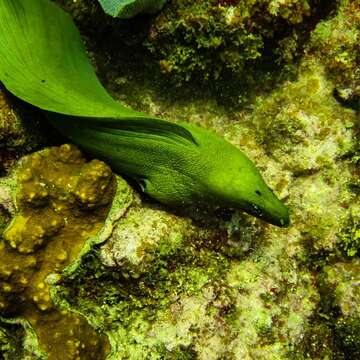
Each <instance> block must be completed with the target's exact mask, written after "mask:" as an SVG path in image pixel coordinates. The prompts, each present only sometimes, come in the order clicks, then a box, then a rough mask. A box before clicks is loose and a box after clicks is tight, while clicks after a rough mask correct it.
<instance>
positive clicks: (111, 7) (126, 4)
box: [99, 0, 166, 19]
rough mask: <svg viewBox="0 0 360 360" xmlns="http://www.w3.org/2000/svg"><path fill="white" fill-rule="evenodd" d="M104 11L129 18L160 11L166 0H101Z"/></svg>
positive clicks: (122, 17)
mask: <svg viewBox="0 0 360 360" xmlns="http://www.w3.org/2000/svg"><path fill="white" fill-rule="evenodd" d="M99 3H100V4H101V6H102V8H103V9H104V11H105V12H106V13H107V14H109V15H111V16H114V17H119V18H121V19H128V18H131V17H133V16H135V15H137V14H141V13H146V14H152V13H155V12H157V11H159V10H160V9H161V8H162V7H163V6H164V5H165V3H166V0H99Z"/></svg>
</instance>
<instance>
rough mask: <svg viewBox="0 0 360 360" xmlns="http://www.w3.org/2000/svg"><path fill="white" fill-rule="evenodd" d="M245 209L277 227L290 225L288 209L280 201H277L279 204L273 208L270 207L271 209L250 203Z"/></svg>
mask: <svg viewBox="0 0 360 360" xmlns="http://www.w3.org/2000/svg"><path fill="white" fill-rule="evenodd" d="M245 211H246V212H247V213H248V214H250V215H253V216H255V217H257V218H259V219H261V220H264V221H266V222H267V223H269V224H272V225H275V226H278V227H283V228H285V227H288V226H289V225H290V216H289V210H288V208H287V207H286V206H285V205H284V204H282V203H281V202H279V205H278V206H277V207H276V208H275V209H271V211H268V210H267V209H262V208H261V207H260V206H257V205H255V204H250V206H249V207H248V208H247V209H246V210H245Z"/></svg>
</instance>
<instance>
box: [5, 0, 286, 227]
mask: <svg viewBox="0 0 360 360" xmlns="http://www.w3.org/2000/svg"><path fill="white" fill-rule="evenodd" d="M0 81H1V82H3V84H4V85H5V87H6V88H7V89H8V91H10V92H11V93H13V94H14V95H15V96H17V97H19V98H21V99H22V100H24V101H26V102H28V103H30V104H32V105H34V106H36V107H38V108H40V109H42V110H44V111H45V113H46V115H47V117H48V119H49V120H50V122H51V123H52V124H53V125H54V126H55V127H56V128H57V129H58V130H59V131H60V132H62V133H63V134H64V135H65V136H67V137H68V138H69V139H70V140H71V141H73V142H74V143H77V144H79V145H80V146H81V147H82V148H84V149H85V150H87V151H89V152H90V153H92V154H94V155H95V156H97V157H100V158H102V159H104V160H105V161H107V162H108V163H109V164H110V165H111V166H112V167H113V169H114V170H115V171H117V172H119V173H120V174H123V175H126V176H128V177H131V178H132V179H134V180H135V181H137V182H138V183H139V184H140V186H141V187H142V189H143V191H144V192H145V193H147V194H148V195H150V196H151V197H153V198H155V199H156V200H158V201H160V202H161V203H164V204H167V205H171V206H188V205H198V206H206V207H209V206H210V207H214V208H215V207H225V208H233V209H240V210H243V211H245V212H247V213H249V214H252V215H254V216H256V217H259V218H261V219H263V220H265V221H267V222H269V223H271V224H274V225H278V226H287V225H288V224H289V215H288V209H287V207H286V206H285V205H284V204H283V203H282V202H281V201H280V200H279V199H278V198H277V197H276V196H275V195H274V193H273V192H272V191H271V189H270V188H269V187H268V186H267V185H266V184H265V182H264V180H263V178H262V177H261V175H260V173H259V171H258V170H257V169H256V167H255V166H254V164H253V163H252V162H251V161H250V160H249V159H248V158H247V157H246V155H245V154H244V153H242V152H241V151H240V150H238V149H237V148H236V147H234V146H233V145H231V144H230V143H228V142H226V141H225V140H224V139H222V138H221V137H219V136H217V135H216V134H214V133H212V132H210V131H208V130H205V129H203V128H200V127H198V126H195V125H191V124H174V123H171V122H168V121H164V120H161V119H158V118H156V117H151V116H148V115H146V114H143V113H141V112H138V111H134V110H132V109H130V108H127V107H125V106H123V105H121V104H120V103H118V102H116V101H115V100H113V99H112V98H111V96H110V95H109V94H108V93H107V92H106V90H105V89H104V88H103V86H102V85H101V83H100V82H99V80H98V78H97V76H96V74H95V72H94V70H93V68H92V66H91V64H90V62H89V59H88V57H87V55H86V51H85V48H84V46H83V43H82V41H81V38H80V35H79V32H78V30H77V29H76V27H75V25H74V24H73V22H72V20H71V18H70V16H69V15H68V14H66V13H65V12H64V11H63V10H62V9H60V8H59V7H57V6H56V5H55V4H53V3H52V2H50V1H49V0H1V2H0Z"/></svg>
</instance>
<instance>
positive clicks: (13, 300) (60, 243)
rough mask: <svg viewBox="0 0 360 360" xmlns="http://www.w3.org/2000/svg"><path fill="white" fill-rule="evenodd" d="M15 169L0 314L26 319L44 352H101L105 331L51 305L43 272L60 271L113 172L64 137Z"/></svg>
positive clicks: (104, 208) (105, 198)
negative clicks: (65, 142) (13, 211)
mask: <svg viewBox="0 0 360 360" xmlns="http://www.w3.org/2000/svg"><path fill="white" fill-rule="evenodd" d="M16 175H17V179H18V184H17V187H18V188H19V191H17V193H16V204H17V211H16V216H15V217H14V218H13V220H12V221H11V223H10V225H9V226H8V227H7V228H6V230H5V231H4V233H3V241H2V242H1V243H0V257H1V265H0V289H1V290H0V314H1V315H2V316H10V315H11V316H14V315H16V316H23V317H24V318H25V319H26V320H27V321H29V323H30V324H31V325H32V326H33V327H34V329H35V331H36V334H37V337H38V338H39V343H40V346H41V348H42V349H43V350H44V351H45V352H47V353H48V356H49V359H57V358H58V354H63V355H62V358H63V359H65V358H66V359H75V358H76V357H77V356H79V357H80V358H84V357H85V358H89V359H90V358H91V359H101V358H104V355H105V353H106V349H107V346H108V345H107V342H106V339H105V338H102V337H99V335H98V334H97V333H96V332H95V330H94V329H93V328H91V327H90V326H89V325H88V323H87V322H86V321H85V320H84V318H82V317H81V316H79V315H76V314H74V313H72V312H69V311H67V310H61V311H60V310H58V309H57V308H56V307H55V306H54V303H53V301H52V299H51V296H50V286H51V285H50V283H49V281H48V277H49V275H50V274H52V276H53V277H54V275H53V274H54V273H58V274H59V273H61V271H62V269H63V268H64V267H66V266H67V265H68V264H69V263H71V262H72V261H73V260H74V259H75V258H76V257H77V256H78V254H79V253H80V250H81V248H82V247H83V245H84V243H85V241H86V240H87V239H88V238H89V237H90V236H91V235H93V234H96V233H97V232H98V231H99V229H100V228H101V226H102V224H103V222H104V219H105V217H106V215H107V213H108V210H109V204H111V200H112V197H113V194H114V188H115V180H114V176H113V174H112V172H111V170H110V168H109V167H108V166H106V165H105V164H104V163H102V162H100V161H98V160H92V161H90V162H88V163H86V160H85V159H84V158H83V157H82V155H81V153H80V151H79V150H78V149H77V148H75V147H74V146H71V145H63V146H61V147H60V148H55V147H54V148H50V149H47V150H44V151H42V152H38V153H34V154H32V155H29V156H28V157H26V158H24V159H23V160H22V161H21V165H20V166H19V167H18V169H17V173H16ZM95 209H96V211H94V210H95ZM49 334H52V335H51V336H49Z"/></svg>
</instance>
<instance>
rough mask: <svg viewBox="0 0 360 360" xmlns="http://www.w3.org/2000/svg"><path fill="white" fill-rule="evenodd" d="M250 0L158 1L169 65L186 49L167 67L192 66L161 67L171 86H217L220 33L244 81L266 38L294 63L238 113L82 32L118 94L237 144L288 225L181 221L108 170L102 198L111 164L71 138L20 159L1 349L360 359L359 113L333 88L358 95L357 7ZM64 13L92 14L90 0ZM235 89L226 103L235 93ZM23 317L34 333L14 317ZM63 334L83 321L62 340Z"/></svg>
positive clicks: (6, 248) (9, 186) (3, 192)
mask: <svg viewBox="0 0 360 360" xmlns="http://www.w3.org/2000/svg"><path fill="white" fill-rule="evenodd" d="M246 3H247V5H246V6H245V2H237V1H216V2H215V1H214V2H201V3H200V2H198V1H194V2H186V1H177V2H171V3H170V2H169V5H168V7H166V8H165V10H164V13H162V14H160V15H158V17H157V18H155V20H154V24H153V27H152V29H151V32H150V39H149V41H150V45H149V46H153V47H154V49H152V50H153V51H154V54H159V53H160V52H163V55H162V56H163V60H165V59H171V56H172V55H171V56H170V55H169V54H173V53H172V51H173V49H174V48H176V49H180V50H181V51H180V50H179V53H176V52H175V54H176V56H177V57H176V58H174V59H175V60H178V59H179V58H180V55H181V56H183V54H184V53H185V55H184V57H185V56H188V55H187V53H186V52H185V50H186V51H189V53H190V54H195V55H194V56H192V55H191V56H190V57H188V58H187V59H189V58H190V60H191V61H194V63H196V64H200V63H201V64H202V65H201V66H200V65H199V68H196V67H193V68H192V67H191V66H192V65H191V63H190V65H189V67H187V66H188V63H187V62H184V63H181V62H177V63H176V64H177V65H176V66H179V70H178V69H177V68H176V66H175V65H173V68H172V69H170V68H169V69H167V65H168V64H167V63H166V62H163V63H161V64H162V66H164V69H163V70H164V71H165V72H168V73H169V74H170V75H173V74H178V76H179V77H180V78H182V79H184V78H186V77H187V76H188V77H189V79H191V78H193V77H194V76H195V73H198V72H199V73H201V74H206V73H207V74H209V78H211V76H215V74H219V72H217V71H218V70H217V69H218V64H219V61H220V64H221V66H222V67H223V68H224V67H225V68H226V67H227V64H230V60H231V59H232V58H230V57H229V58H226V57H224V58H222V59H220V60H219V59H218V58H216V57H215V58H214V57H213V56H212V54H213V53H212V51H213V50H214V51H215V50H216V49H222V48H221V46H222V45H217V44H216V41H218V39H217V38H216V37H213V35H214V34H215V33H216V34H220V35H221V36H223V38H222V39H223V40H224V42H225V45H226V46H228V45H229V47H228V48H227V49H229V48H234V51H233V53H232V55H233V54H235V55H236V56H237V58H238V57H241V59H239V61H238V62H236V61H235V62H234V68H233V69H230V70H231V71H235V72H236V71H238V70H239V74H241V71H245V70H244V69H246V72H248V73H249V76H250V77H252V76H254V71H255V70H254V67H252V65H251V66H249V67H248V65H249V64H252V63H253V61H255V62H256V61H257V60H258V59H260V58H261V57H264V56H265V57H266V56H267V54H268V52H267V49H268V48H267V47H269V48H271V49H270V50H271V52H272V54H273V55H272V56H275V57H276V56H278V57H279V61H284V62H286V61H290V63H291V67H293V68H295V69H296V71H295V75H296V76H292V77H288V76H280V77H278V76H279V73H278V72H276V73H275V72H272V71H271V70H269V72H268V74H267V76H268V78H269V79H270V83H271V86H270V87H269V86H268V87H266V88H264V89H260V90H259V87H258V86H255V85H256V84H255V85H254V88H253V89H251V94H250V95H251V96H250V97H249V99H251V103H250V104H247V105H246V106H242V107H241V108H239V107H237V108H234V107H232V106H224V103H223V102H222V103H220V102H219V101H218V97H216V98H214V97H212V96H211V95H209V93H207V92H204V93H199V91H198V88H196V87H195V86H193V85H194V84H193V83H192V82H191V80H189V81H190V86H189V88H185V87H183V88H180V89H181V91H180V90H179V88H178V87H176V86H172V85H171V84H170V82H169V83H166V87H162V86H163V85H162V84H163V83H161V82H154V81H153V80H154V79H155V77H153V74H152V73H151V72H148V71H147V70H148V69H147V68H146V67H143V62H142V58H140V59H141V61H140V60H139V64H138V66H134V67H133V66H132V65H133V64H130V65H129V63H130V62H131V61H130V60H129V59H126V56H125V55H126V54H125V55H124V53H122V56H121V57H120V56H119V57H115V55H116V51H115V50H117V48H116V47H115V48H106V46H107V45H106V44H107V42H106V41H104V43H101V44H97V43H96V41H95V40H94V38H91V31H89V32H87V33H86V34H87V36H88V37H89V41H90V42H91V41H93V43H92V51H93V52H94V54H95V56H94V58H95V59H97V61H99V59H100V60H101V62H100V63H99V67H98V69H99V72H100V76H101V77H102V79H105V80H104V83H105V85H106V86H107V87H108V88H109V89H111V91H112V92H113V94H114V96H115V97H117V98H119V99H121V100H122V101H124V102H125V103H128V104H131V105H134V104H136V105H137V107H138V108H140V109H146V110H147V111H149V112H151V113H152V114H154V115H156V116H162V117H164V118H168V119H172V120H174V121H176V120H179V119H180V120H185V121H189V122H192V123H197V124H199V125H202V126H204V127H207V128H211V129H213V130H214V131H216V132H217V133H219V134H221V135H222V136H224V137H225V138H226V139H227V140H229V141H230V142H231V143H233V144H234V145H235V146H238V147H239V148H241V149H242V150H243V151H244V152H245V153H246V154H248V155H249V157H250V158H251V159H252V160H253V161H254V162H255V163H256V164H257V166H258V167H259V169H260V170H261V172H262V174H263V176H264V178H265V179H266V181H267V182H268V183H269V185H270V186H271V187H272V188H273V189H274V191H275V192H276V193H277V194H278V195H279V196H280V197H281V198H282V199H283V200H284V201H285V202H286V203H287V205H288V206H289V207H290V209H291V220H292V225H291V227H290V228H288V229H276V228H274V227H272V226H270V225H268V224H265V223H262V222H261V221H260V220H257V219H254V218H251V217H249V216H247V215H245V214H240V213H232V214H231V213H230V215H229V214H227V215H228V216H226V217H224V218H225V220H224V219H218V218H216V217H215V215H214V214H203V213H201V211H199V213H198V212H196V213H195V212H194V211H193V210H189V209H183V210H184V212H185V215H184V214H182V215H180V214H179V213H174V212H173V209H168V208H164V207H161V206H160V205H158V204H153V203H148V202H147V201H146V199H144V198H141V199H140V197H138V196H135V197H133V195H132V190H131V189H130V187H129V186H128V185H127V184H126V183H125V182H124V181H122V180H121V179H119V178H116V183H117V193H116V195H115V198H113V191H114V184H115V183H114V181H115V180H114V177H113V175H112V173H111V171H110V169H109V167H108V166H106V165H105V164H104V163H102V162H100V161H98V160H91V161H87V160H85V159H84V157H83V155H81V153H80V152H79V150H78V149H77V148H75V147H73V146H70V145H66V146H62V147H61V148H51V149H48V150H45V151H44V152H41V153H37V154H33V155H32V156H30V157H29V158H27V159H24V160H23V161H22V162H21V163H20V168H19V171H18V175H17V180H16V178H15V177H12V178H11V179H10V178H7V179H6V181H5V180H0V203H1V205H0V233H1V229H2V231H3V232H4V235H3V240H2V241H1V246H0V254H1V266H0V268H1V269H0V283H1V284H0V306H1V310H0V312H1V316H2V317H3V319H2V320H1V321H0V349H1V351H2V352H3V353H4V354H6V356H7V358H8V359H12V358H14V357H15V358H16V356H18V357H20V358H21V357H25V356H29V358H31V359H32V358H33V359H40V358H41V356H45V355H43V353H42V352H41V350H47V349H48V347H50V346H51V347H53V348H54V349H56V351H60V352H61V351H63V348H66V349H67V350H68V351H67V354H69V355H68V356H69V358H72V357H73V358H76V356H77V355H78V354H77V353H76V351H78V350H77V349H78V347H77V346H76V344H79V341H80V342H81V343H82V344H83V345H84V346H85V348H86V349H87V350H83V352H81V356H82V358H84V359H85V360H86V359H91V358H96V359H99V358H102V357H103V358H104V357H106V356H107V358H108V359H111V360H113V359H114V360H115V359H131V360H137V359H204V360H212V359H214V360H221V359H226V360H228V359H229V360H233V359H234V360H235V359H236V360H237V359H249V360H250V359H274V360H275V359H276V360H278V359H284V360H288V359H296V360H303V359H344V360H345V359H357V358H358V357H359V349H360V337H359V333H360V325H359V324H360V321H359V316H360V313H359V302H360V299H359V289H360V286H359V281H360V280H359V273H360V269H359V196H360V191H359V189H360V187H359V184H360V182H359V179H360V176H359V175H360V173H359V155H360V152H359V122H358V121H359V117H358V113H357V112H356V111H355V110H356V108H355V107H354V106H348V103H344V101H340V102H339V100H338V99H337V96H335V97H334V88H335V87H336V86H338V87H339V91H345V92H348V91H351V92H352V93H354V94H355V92H356V86H357V78H356V76H357V73H358V72H357V70H358V60H357V55H358V52H357V47H358V42H356V39H357V37H358V35H357V33H358V23H357V22H356V21H355V19H356V17H357V13H356V11H354V8H355V5H356V2H355V1H338V2H336V4H335V2H332V6H329V7H328V6H327V4H328V2H326V3H325V6H324V9H323V10H324V12H325V13H321V12H320V13H319V12H317V11H318V10H319V6H318V4H319V2H312V1H308V2H306V1H297V2H295V1H263V2H260V1H254V2H252V3H253V4H256V5H257V6H255V5H254V7H253V8H252V7H251V6H250V2H246ZM92 4H94V3H92ZM259 4H261V6H260V5H259ZM322 4H324V3H323V2H322ZM185 5H186V6H185ZM335 5H336V6H335ZM338 5H339V7H337V6H338ZM73 6H74V9H75V8H76V9H80V8H84V9H85V7H86V9H85V10H86V11H89V12H91V11H92V6H93V5H91V4H90V2H86V1H81V2H77V3H76V4H75V3H74V4H73ZM94 6H96V5H94ZM259 6H260V7H259ZM186 9H187V10H186ZM209 9H211V13H210V12H209ZM249 9H250V12H249V13H247V12H246V10H249ZM259 9H261V10H263V11H262V12H261V13H260V12H259ZM316 9H317V10H316ZM330 9H332V11H331V12H330V13H328V10H330ZM85 10H84V11H85ZM240 10H241V12H240V14H242V16H243V18H239V16H238V15H237V14H238V13H239V11H240ZM74 11H75V10H74ZM79 11H80V10H79ZM85 13H86V12H84V13H82V14H85ZM176 14H178V15H181V16H179V17H178V18H176V16H177V15H176ZM204 14H205V15H206V16H205V15H204ZM219 14H220V15H221V16H220V15H219ZM222 15H224V16H222ZM326 15H327V16H326ZM345 15H346V16H345ZM74 16H75V17H78V16H79V18H78V19H79V21H84V23H83V24H84V25H86V24H87V22H86V21H87V19H86V16H84V19H83V20H81V19H82V18H81V16H83V15H81V16H80V15H78V13H77V12H76V11H75V12H74ZM94 16H95V15H94ZM345 17H346V19H347V20H346V21H345V20H344V19H345ZM184 19H185V20H186V21H184ZM208 19H210V21H207V20H208ZM176 20H179V21H178V23H177V21H176ZM235 20H236V21H237V23H236V26H237V27H236V29H235V25H234V27H231V24H232V23H231V21H235ZM225 21H230V23H229V24H226V27H225ZM176 24H177V27H176V28H175V26H174V25H176ZM219 24H220V25H219ZM239 24H240V25H241V26H239ZM113 26H114V25H113ZM173 26H174V27H173ZM217 26H218V27H217ZM200 27H201V29H202V30H204V29H205V30H204V32H203V33H202V34H206V36H205V39H204V38H202V37H199V36H198V34H199V33H200ZM209 27H211V32H210V30H208V29H209ZM169 29H170V30H171V31H170V30H169ZM179 29H180V30H181V31H183V32H181V33H179V34H178V33H177V31H180V30H179ZM194 29H196V31H198V30H199V32H196V31H195V32H194V34H192V31H193V30H194ZM224 29H225V30H224ZM283 30H284V32H282V31H283ZM112 31H114V27H113V28H112ZM161 31H163V32H161ZM152 32H153V33H152ZM310 32H311V34H310ZM305 33H307V34H308V35H309V36H310V37H309V39H307V38H306V36H304V37H302V35H304V34H305ZM127 34H128V33H127ZM167 34H170V35H171V36H170V35H169V37H166V36H167ZM183 34H185V35H186V36H188V37H186V36H184V37H183V38H182V39H180V35H181V36H183ZM220 35H219V36H220ZM232 35H234V38H232V37H231V36H232ZM93 36H94V37H95V38H96V36H95V35H93ZM114 36H115V37H116V35H114ZM133 36H134V37H136V36H137V33H136V32H134V34H133ZM162 36H163V37H162ZM236 36H239V39H240V40H244V41H243V42H242V43H239V44H240V45H238V44H237V43H235V40H234V39H235V38H236ZM244 37H246V39H245V38H244ZM174 38H176V39H178V40H177V41H179V42H176V43H174V44H175V45H174V44H173V48H171V46H170V45H169V44H171V41H170V40H172V39H174ZM97 39H98V38H97ZM109 39H113V38H112V37H110V38H109ZM109 39H108V42H109V43H110V42H111V41H110V40H109ZM161 39H165V40H166V41H164V42H163V43H161V41H160V40H161ZM198 39H201V41H203V43H201V44H199V46H198V44H197V43H196V41H197V40H198ZM210 39H212V40H213V41H214V43H211V44H209V43H208V41H210ZM236 39H237V38H236ZM128 40H129V42H130V41H131V36H129V39H128ZM245 40H246V41H245ZM259 40H261V41H259ZM233 41H234V42H233ZM341 41H343V48H342V47H341ZM262 42H263V44H262ZM134 43H135V44H136V45H134V47H139V46H140V45H139V42H137V41H134ZM179 44H181V46H184V47H180V45H179ZM184 44H185V45H184ZM317 44H318V45H319V46H318V47H317V46H316V45H317ZM112 45H113V44H111V45H108V46H109V47H111V46H112ZM225 45H224V46H225ZM235 45H236V46H235ZM201 46H204V47H203V48H202V47H201ZM239 48H241V52H239V51H238V49H239ZM104 49H105V50H104ZM114 49H115V50H114ZM169 49H170V50H169ZM184 49H185V50H184ZM199 49H200V50H204V51H200V50H199ZM264 49H265V52H263V50H264ZM301 49H304V50H305V52H302V51H301ZM106 50H108V52H107V51H106ZM216 51H217V50H216ZM342 51H344V52H346V54H343V56H342V57H341V56H340V55H341V54H342ZM183 52H184V53H183ZM257 52H259V53H260V55H259V56H258V54H257ZM109 54H110V55H109ZM179 54H180V55H179ZM199 54H201V59H200V60H199V58H197V55H199ZM168 55H169V57H166V56H168ZM108 56H109V57H108ZM129 56H130V55H129ZM293 57H296V58H298V60H299V61H298V62H292V60H290V59H292V58H293ZM272 58H273V57H272ZM131 59H133V58H131ZM264 59H265V58H264ZM148 60H149V59H147V61H148ZM175 60H174V61H175ZM190 60H189V61H190ZM214 60H215V61H214ZM215 63H216V64H217V65H215ZM174 64H175V63H174ZM244 64H245V65H244ZM135 65H136V64H135ZM196 66H197V65H196ZM229 66H230V65H229ZM285 72H286V69H284V73H285ZM188 74H189V75H188ZM219 79H220V77H219ZM218 81H220V80H218ZM239 84H240V83H236V86H235V87H233V89H235V90H234V94H233V96H234V97H242V96H243V95H244V94H243V93H242V88H241V86H240V85H241V84H240V85H239ZM164 89H165V90H166V91H164ZM344 89H345V90H344ZM183 91H184V92H183ZM164 93H165V94H164ZM218 95H219V96H220V95H221V94H218ZM222 100H224V99H222ZM16 191H17V192H16ZM12 194H16V195H15V197H14V196H12ZM15 200H16V201H15ZM111 202H112V206H111V210H110V211H109V207H110V204H111ZM11 219H12V220H11ZM104 223H105V225H104ZM96 231H97V232H96ZM95 233H96V234H97V235H96V234H95ZM95 244H98V245H95ZM50 249H52V252H49V253H48V250H49V251H50ZM81 249H82V250H81ZM79 252H81V254H80V255H79ZM19 264H21V266H20V265H19ZM49 289H50V295H49ZM59 309H60V311H59ZM19 317H23V318H25V319H27V324H28V325H27V326H25V325H24V324H23V325H21V326H20V325H19V324H16V323H11V322H12V321H14V318H16V319H17V321H18V322H20V321H19ZM35 319H36V320H37V321H35ZM20 323H21V322H20ZM89 324H90V325H91V326H90V325H89ZM30 325H33V326H30ZM73 326H76V327H77V328H79V329H80V330H79V331H78V330H74V332H73V334H72V335H69V332H70V331H71V330H73ZM49 329H50V330H49ZM94 329H95V330H94ZM49 333H51V334H52V335H53V334H59V335H57V337H55V336H52V337H54V339H52V338H51V339H49V336H48V334H49ZM31 334H35V335H36V334H37V336H38V341H36V337H35V340H34V337H31ZM99 334H101V336H100V337H99ZM31 339H33V340H31ZM89 339H90V340H89ZM107 339H108V340H107ZM67 341H69V342H67ZM89 341H90V342H91V341H95V342H96V343H90V344H89ZM29 344H31V345H29ZM46 344H47V345H46ZM64 344H65V345H64ZM58 349H61V350H58ZM98 351H99V352H98ZM31 356H32V357H31ZM92 356H93V357H92Z"/></svg>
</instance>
